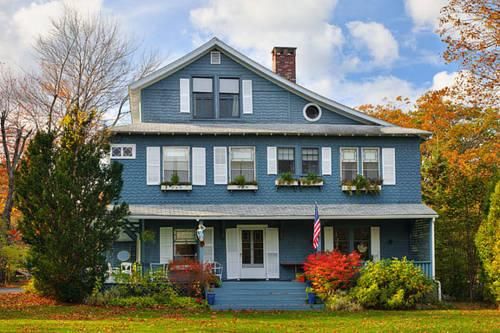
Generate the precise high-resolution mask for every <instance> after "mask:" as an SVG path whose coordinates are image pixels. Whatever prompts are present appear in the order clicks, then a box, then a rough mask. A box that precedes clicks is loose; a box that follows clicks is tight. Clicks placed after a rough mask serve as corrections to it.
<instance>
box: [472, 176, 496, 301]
mask: <svg viewBox="0 0 500 333" xmlns="http://www.w3.org/2000/svg"><path fill="white" fill-rule="evenodd" d="M476 246H477V249H478V252H479V257H480V258H481V264H482V268H483V272H484V275H485V280H486V281H485V282H486V287H487V290H488V292H489V293H490V295H491V297H492V298H493V299H494V300H495V301H496V302H497V303H498V304H500V181H499V182H497V183H496V186H495V191H494V192H493V193H492V194H491V199H490V209H489V214H488V218H486V219H485V220H484V221H483V222H482V223H481V226H480V227H479V230H478V232H477V235H476Z"/></svg>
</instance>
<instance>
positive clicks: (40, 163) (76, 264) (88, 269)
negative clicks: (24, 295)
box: [16, 109, 128, 302]
mask: <svg viewBox="0 0 500 333" xmlns="http://www.w3.org/2000/svg"><path fill="white" fill-rule="evenodd" d="M95 124H96V117H95V113H93V112H82V111H79V110H77V109H73V110H72V111H71V112H69V113H68V114H67V115H66V117H65V118H64V120H63V124H62V127H63V130H62V134H61V136H60V137H57V138H56V137H55V136H54V134H53V133H44V132H40V133H38V134H36V136H35V137H34V139H33V140H32V141H31V143H30V145H29V147H28V150H27V153H26V157H25V159H24V160H23V162H22V164H21V167H20V170H19V172H18V173H17V175H16V176H17V179H16V181H17V182H18V183H17V184H18V187H17V193H16V203H17V207H18V209H19V210H20V211H21V213H22V217H23V218H22V220H21V222H20V230H21V232H22V233H23V237H24V240H25V241H26V242H27V243H28V244H29V245H30V246H31V247H30V252H29V265H30V267H31V271H32V274H33V276H34V278H35V287H36V288H37V289H38V290H39V291H41V292H43V293H44V294H47V295H50V296H53V297H55V298H56V299H58V300H61V301H66V302H79V301H81V300H83V299H84V298H85V296H87V295H88V294H89V293H90V292H91V291H92V289H93V288H94V286H95V285H96V283H97V282H99V281H102V279H103V277H104V272H105V269H106V268H105V251H107V250H109V249H110V248H111V245H112V242H113V240H114V239H116V237H117V235H118V232H119V227H120V225H121V223H122V221H123V218H124V217H125V215H126V214H127V213H128V206H127V205H126V204H125V203H121V204H116V205H114V206H113V208H112V209H109V208H108V207H109V205H110V204H113V203H116V202H117V201H118V200H119V196H120V191H121V188H122V179H121V173H122V167H121V165H119V164H118V163H113V164H111V165H102V163H100V161H101V159H102V157H103V156H104V155H103V154H104V153H105V151H106V150H107V148H108V147H107V144H106V139H105V135H103V134H102V133H100V132H97V131H95V128H96V127H95Z"/></svg>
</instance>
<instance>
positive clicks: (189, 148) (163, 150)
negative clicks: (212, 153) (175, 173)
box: [161, 146, 193, 183]
mask: <svg viewBox="0 0 500 333" xmlns="http://www.w3.org/2000/svg"><path fill="white" fill-rule="evenodd" d="M168 148H187V149H188V157H189V158H188V182H189V183H191V182H192V179H191V178H192V171H193V170H191V167H192V166H191V160H192V156H191V147H190V146H163V147H162V156H161V179H162V181H164V182H169V181H170V179H165V166H166V165H167V163H165V156H166V152H165V149H168Z"/></svg>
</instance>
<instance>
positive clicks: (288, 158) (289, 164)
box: [278, 148, 295, 174]
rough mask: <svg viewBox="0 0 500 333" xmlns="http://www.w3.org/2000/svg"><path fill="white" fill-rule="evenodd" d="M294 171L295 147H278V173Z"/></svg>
mask: <svg viewBox="0 0 500 333" xmlns="http://www.w3.org/2000/svg"><path fill="white" fill-rule="evenodd" d="M285 172H290V173H292V174H294V173H295V148H278V174H282V173H285Z"/></svg>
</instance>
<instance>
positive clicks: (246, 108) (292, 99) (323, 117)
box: [129, 38, 392, 126]
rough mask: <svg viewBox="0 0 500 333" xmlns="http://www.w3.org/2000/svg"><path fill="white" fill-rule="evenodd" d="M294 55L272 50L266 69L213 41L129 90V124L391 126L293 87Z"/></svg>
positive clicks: (292, 51) (289, 51) (282, 49)
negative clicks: (210, 123)
mask: <svg viewBox="0 0 500 333" xmlns="http://www.w3.org/2000/svg"><path fill="white" fill-rule="evenodd" d="M296 53H297V50H296V49H295V48H291V47H275V48H274V49H273V50H272V59H273V66H272V68H273V69H272V70H269V69H268V68H266V67H264V66H262V65H260V64H258V63H256V62H255V61H253V60H251V59H250V58H248V57H247V56H245V55H243V54H241V53H240V52H238V51H236V50H235V49H233V48H231V47H230V46H228V45H227V44H225V43H223V42H222V41H220V40H219V39H217V38H213V39H211V40H210V41H208V42H207V43H205V44H203V45H202V46H200V47H198V48H197V49H195V50H194V51H192V52H190V53H188V54H187V55H185V56H184V57H182V58H180V59H178V60H176V61H174V62H173V63H171V64H169V65H167V66H165V67H163V68H161V69H159V70H158V71H156V72H154V73H152V74H150V75H148V76H147V77H145V78H143V79H141V80H138V81H136V82H134V83H133V84H131V85H130V87H129V90H130V104H131V114H132V122H133V123H200V122H201V123H206V122H220V123H228V122H231V123H273V124H276V123H284V124H287V123H288V124H290V123H292V124H337V125H372V126H373V125H375V126H392V125H391V124H389V123H387V122H385V121H382V120H379V119H375V118H373V117H370V116H368V115H366V114H364V113H362V112H359V111H357V110H354V109H352V108H349V107H347V106H345V105H342V104H340V103H337V102H335V101H333V100H330V99H328V98H326V97H324V96H321V95H319V94H316V93H314V92H312V91H310V90H308V89H306V88H304V87H302V86H300V85H298V84H296V83H295V79H296V71H295V60H296V59H295V58H296Z"/></svg>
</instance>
